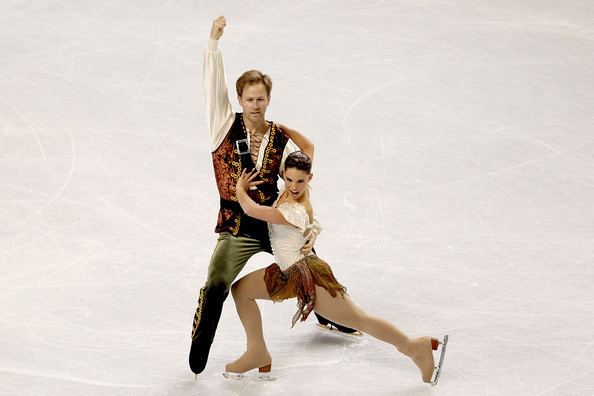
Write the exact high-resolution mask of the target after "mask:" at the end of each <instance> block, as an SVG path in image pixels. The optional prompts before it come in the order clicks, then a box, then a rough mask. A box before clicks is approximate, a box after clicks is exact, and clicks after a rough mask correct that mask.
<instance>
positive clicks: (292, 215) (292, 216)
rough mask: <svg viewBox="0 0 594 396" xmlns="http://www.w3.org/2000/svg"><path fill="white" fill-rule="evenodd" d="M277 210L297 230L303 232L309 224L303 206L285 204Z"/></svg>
mask: <svg viewBox="0 0 594 396" xmlns="http://www.w3.org/2000/svg"><path fill="white" fill-rule="evenodd" d="M277 209H278V210H279V211H280V212H281V213H282V215H283V217H284V218H285V220H287V221H288V222H289V223H291V224H293V225H294V226H295V227H297V228H299V229H300V230H301V231H305V229H306V228H307V226H308V224H309V216H308V215H307V210H305V207H303V205H299V204H297V203H287V202H285V203H283V204H282V205H280V206H279V207H278V208H277Z"/></svg>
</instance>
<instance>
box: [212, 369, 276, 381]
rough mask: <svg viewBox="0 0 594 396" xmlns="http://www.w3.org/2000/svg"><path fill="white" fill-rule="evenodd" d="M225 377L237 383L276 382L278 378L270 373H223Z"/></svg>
mask: <svg viewBox="0 0 594 396" xmlns="http://www.w3.org/2000/svg"><path fill="white" fill-rule="evenodd" d="M223 377H225V378H227V379H231V380H236V381H258V382H259V381H276V377H275V376H273V375H270V373H256V374H247V373H232V372H229V371H225V372H223Z"/></svg>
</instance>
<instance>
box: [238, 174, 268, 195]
mask: <svg viewBox="0 0 594 396" xmlns="http://www.w3.org/2000/svg"><path fill="white" fill-rule="evenodd" d="M259 173H260V172H259V171H258V170H257V169H253V170H251V171H250V172H246V170H245V169H244V170H242V171H241V175H240V176H239V177H238V178H237V184H236V185H235V189H236V191H239V190H243V191H247V190H248V189H251V188H252V187H255V186H257V185H260V184H262V183H264V181H262V180H258V181H254V179H255V178H256V177H258V174H259Z"/></svg>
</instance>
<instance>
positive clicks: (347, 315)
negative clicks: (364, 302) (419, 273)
mask: <svg viewBox="0 0 594 396" xmlns="http://www.w3.org/2000/svg"><path fill="white" fill-rule="evenodd" d="M315 310H316V311H317V312H319V313H320V314H322V315H323V316H324V317H326V318H328V319H330V320H332V321H333V322H337V323H340V324H341V325H344V326H348V327H352V328H354V329H357V330H360V331H362V332H364V333H367V334H369V335H371V336H373V337H375V338H377V339H379V340H381V341H384V342H387V343H389V344H392V345H394V346H395V347H396V348H397V349H398V350H399V351H400V352H402V353H403V354H405V355H407V356H408V357H410V358H411V359H412V360H413V362H414V363H415V364H416V365H417V366H418V367H419V369H420V370H421V375H422V377H423V381H425V382H430V381H431V376H432V375H433V368H434V365H435V362H434V360H433V352H432V350H431V338H429V337H421V338H416V339H410V338H409V337H407V336H406V334H404V333H403V332H402V331H400V330H399V329H398V328H396V327H395V326H394V325H392V324H391V323H390V322H388V321H386V320H384V319H381V318H378V317H376V316H372V315H368V314H367V313H365V312H364V311H363V310H362V309H360V308H359V307H358V306H357V305H355V303H353V301H352V300H351V298H350V297H349V296H347V295H345V296H344V297H343V296H341V295H340V294H338V295H337V296H336V297H332V295H330V293H328V291H327V290H326V289H324V288H322V287H319V286H316V302H315Z"/></svg>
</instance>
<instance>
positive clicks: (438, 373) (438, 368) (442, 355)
mask: <svg viewBox="0 0 594 396" xmlns="http://www.w3.org/2000/svg"><path fill="white" fill-rule="evenodd" d="M448 338H449V336H448V335H447V334H446V335H444V336H443V340H442V341H441V342H440V345H441V351H440V353H439V362H438V363H437V366H436V367H435V369H434V370H433V373H434V374H433V375H434V378H433V380H432V381H431V386H435V385H437V382H438V381H439V377H440V376H441V371H442V369H443V359H444V358H445V353H446V347H447V346H448Z"/></svg>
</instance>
